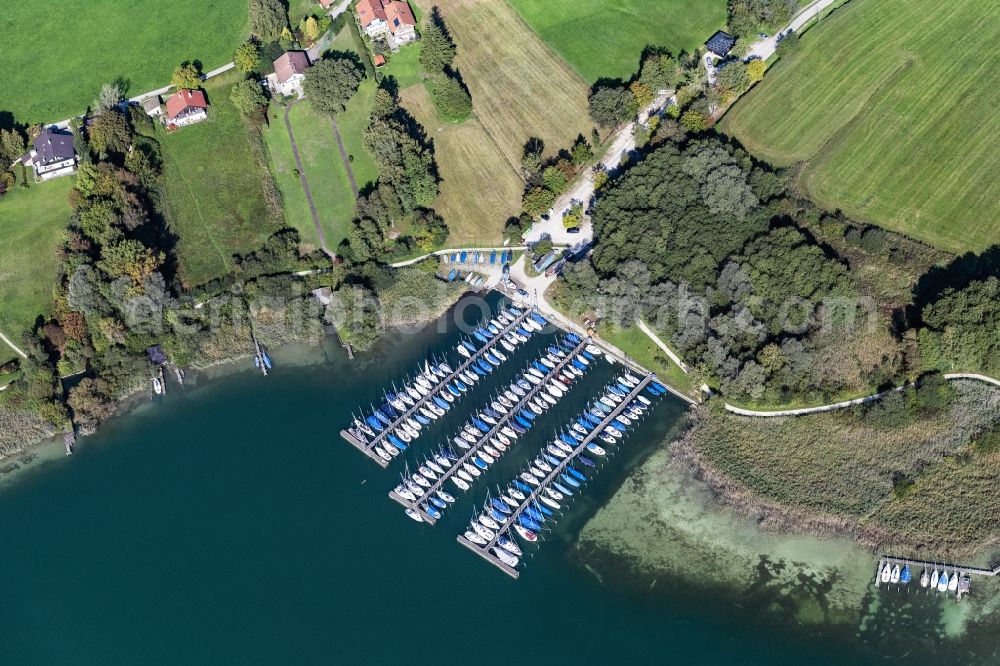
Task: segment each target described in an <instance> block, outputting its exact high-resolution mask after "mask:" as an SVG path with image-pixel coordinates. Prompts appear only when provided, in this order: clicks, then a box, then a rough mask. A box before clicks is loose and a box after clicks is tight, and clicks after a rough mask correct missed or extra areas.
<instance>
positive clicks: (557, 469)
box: [457, 373, 655, 578]
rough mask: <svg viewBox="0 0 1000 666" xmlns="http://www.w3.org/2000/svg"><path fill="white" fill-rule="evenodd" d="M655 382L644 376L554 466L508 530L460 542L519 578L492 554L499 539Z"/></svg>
mask: <svg viewBox="0 0 1000 666" xmlns="http://www.w3.org/2000/svg"><path fill="white" fill-rule="evenodd" d="M654 380H655V377H654V376H653V375H652V374H649V373H645V374H644V376H643V378H642V379H641V380H640V381H639V383H638V384H637V385H636V387H635V388H634V389H632V391H631V392H630V393H629V394H628V396H627V397H626V398H625V399H624V400H622V401H621V403H620V404H619V405H618V406H617V407H615V408H614V409H613V410H611V412H610V413H609V414H608V415H607V416H606V417H605V418H604V420H603V421H601V423H600V425H599V426H597V427H596V428H594V429H593V430H592V431H591V432H590V434H588V435H587V436H586V437H584V438H583V441H582V442H580V444H579V445H578V446H577V447H576V448H575V449H574V450H573V453H571V454H570V455H568V456H566V457H565V458H564V459H563V460H562V461H561V462H560V463H559V464H558V465H556V466H554V467H553V468H552V471H551V472H550V473H549V474H548V475H547V476H546V477H545V478H544V479H543V480H542V481H541V482H540V483H539V484H538V486H536V487H535V490H533V491H532V492H531V494H530V495H528V496H527V497H525V499H524V501H523V502H521V504H520V505H519V506H518V507H517V508H516V509H514V511H513V512H512V513H511V515H510V516H509V517H508V519H507V522H506V523H504V525H505V526H507V528H506V529H500V530H498V531H497V533H496V535H495V536H494V537H493V538H492V539H491V540H490V541H489V542H488V543H487V544H486V545H485V546H479V545H476V544H474V543H472V542H471V541H469V540H468V539H466V538H465V537H464V536H463V535H461V534H460V535H458V537H457V539H458V542H459V543H460V544H462V545H463V546H465V547H466V548H468V549H469V550H471V551H473V552H474V553H476V554H477V555H479V556H480V557H482V558H483V559H485V560H486V561H488V562H489V563H490V564H492V565H494V566H495V567H497V568H498V569H500V570H501V571H503V572H504V573H505V574H507V575H508V576H510V577H511V578H517V577H518V575H519V573H518V571H517V569H515V568H514V567H511V566H508V565H507V564H504V563H503V562H502V561H500V558H498V557H496V555H494V554H493V553H492V552H491V550H492V549H493V548H494V547H495V546H496V545H497V541H498V539H499V538H500V537H501V536H502V535H503V534H504V533H506V532H507V531H508V530H509V529H510V528H511V526H513V525H514V524H515V523H516V521H517V518H518V516H520V515H521V513H523V512H524V510H525V508H526V507H527V506H529V505H531V504H534V503H537V502H538V496H539V494H540V493H541V492H542V488H544V487H546V486H548V485H549V484H550V483H552V482H553V481H555V480H557V479H558V478H559V475H560V474H561V473H562V472H563V470H565V469H566V466H567V465H569V464H570V463H571V462H572V461H573V460H574V459H575V458H576V457H577V456H578V455H579V454H581V453H583V452H584V451H586V450H587V444H589V443H590V442H592V441H593V440H594V439H595V438H596V437H597V436H598V435H599V434H600V433H601V432H603V431H604V429H605V428H606V427H608V426H609V425H610V424H611V422H612V421H613V420H615V419H616V418H617V417H618V415H619V414H621V413H622V412H623V411H624V410H625V409H626V407H628V405H629V404H630V403H631V402H632V401H633V400H635V398H636V396H638V395H639V393H640V392H641V391H642V390H643V389H644V388H646V387H647V386H648V385H649V384H650V382H652V381H654Z"/></svg>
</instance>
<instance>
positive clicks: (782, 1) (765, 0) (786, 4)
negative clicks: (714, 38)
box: [729, 0, 799, 37]
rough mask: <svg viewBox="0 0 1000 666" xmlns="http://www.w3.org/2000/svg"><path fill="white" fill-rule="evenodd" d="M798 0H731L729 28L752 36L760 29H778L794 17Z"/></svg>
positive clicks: (741, 34) (738, 34) (745, 35)
mask: <svg viewBox="0 0 1000 666" xmlns="http://www.w3.org/2000/svg"><path fill="white" fill-rule="evenodd" d="M798 7H799V3H798V1H797V0H729V30H730V31H731V32H732V33H733V35H736V36H737V37H750V36H753V35H756V34H757V32H759V31H760V30H776V29H778V28H780V27H782V26H784V25H785V24H786V23H788V22H789V21H790V20H791V19H792V15H793V14H794V13H795V11H796V10H797V9H798Z"/></svg>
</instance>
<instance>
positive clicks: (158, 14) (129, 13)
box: [0, 0, 248, 124]
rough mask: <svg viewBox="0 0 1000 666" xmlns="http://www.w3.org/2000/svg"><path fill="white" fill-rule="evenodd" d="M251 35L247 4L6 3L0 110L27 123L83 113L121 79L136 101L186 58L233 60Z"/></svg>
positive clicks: (191, 0)
mask: <svg viewBox="0 0 1000 666" xmlns="http://www.w3.org/2000/svg"><path fill="white" fill-rule="evenodd" d="M247 30H248V29H247V2H246V0H215V1H214V2H199V1H197V0H180V2H171V3H165V2H154V1H153V0H91V1H90V2H67V1H66V0H60V1H58V2H54V3H47V4H43V3H39V2H5V3H4V8H3V11H2V12H0V43H2V44H4V47H3V52H4V58H3V63H4V67H3V69H4V71H3V76H0V110H3V111H10V112H11V113H13V114H14V116H15V117H16V118H17V119H18V120H19V121H21V122H25V123H29V124H30V123H36V122H51V121H56V120H60V119H62V118H67V117H69V116H71V115H76V114H80V113H83V112H84V111H85V110H86V108H87V106H88V105H89V104H90V103H91V102H92V101H93V99H94V97H96V96H97V91H98V90H99V89H100V87H101V84H102V83H107V82H109V81H114V80H116V79H123V80H125V81H127V82H128V92H129V96H134V95H137V94H139V93H142V92H146V91H147V90H154V89H156V88H159V87H161V86H164V85H166V84H167V83H169V82H170V73H171V71H172V70H173V68H174V67H176V66H177V65H179V64H180V63H181V62H182V61H184V60H200V61H201V62H202V64H203V66H204V68H205V69H206V70H209V69H213V68H215V67H218V66H219V65H223V64H225V63H227V62H229V61H230V60H231V59H232V54H233V50H234V49H235V48H236V45H237V44H239V43H240V42H241V41H242V40H243V39H244V38H245V36H246V34H247Z"/></svg>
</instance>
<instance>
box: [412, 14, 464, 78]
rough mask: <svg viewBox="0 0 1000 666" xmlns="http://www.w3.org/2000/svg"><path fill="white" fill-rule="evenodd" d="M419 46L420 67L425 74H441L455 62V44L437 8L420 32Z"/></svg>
mask: <svg viewBox="0 0 1000 666" xmlns="http://www.w3.org/2000/svg"><path fill="white" fill-rule="evenodd" d="M420 44H421V46H420V67H422V68H423V70H424V71H425V72H431V73H433V72H442V71H444V70H446V69H450V68H451V66H452V64H453V63H454V62H455V53H456V48H455V42H454V41H453V40H452V38H451V35H450V34H449V33H448V28H447V26H446V25H445V23H444V19H443V18H442V16H441V12H440V10H439V9H438V8H437V6H435V7H434V8H432V9H431V14H430V16H429V17H428V19H427V22H426V23H425V24H424V27H423V29H422V30H421V31H420Z"/></svg>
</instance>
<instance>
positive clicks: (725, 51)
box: [705, 30, 736, 58]
mask: <svg viewBox="0 0 1000 666" xmlns="http://www.w3.org/2000/svg"><path fill="white" fill-rule="evenodd" d="M735 45H736V38H735V37H733V36H732V35H730V34H729V33H728V32H723V31H722V30H719V31H718V32H716V33H715V34H714V35H712V36H711V37H709V38H708V41H707V42H705V48H707V49H708V50H709V52H710V53H714V54H715V55H717V56H719V57H720V58H725V57H726V56H727V55H729V52H730V51H732V50H733V47H734V46H735Z"/></svg>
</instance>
